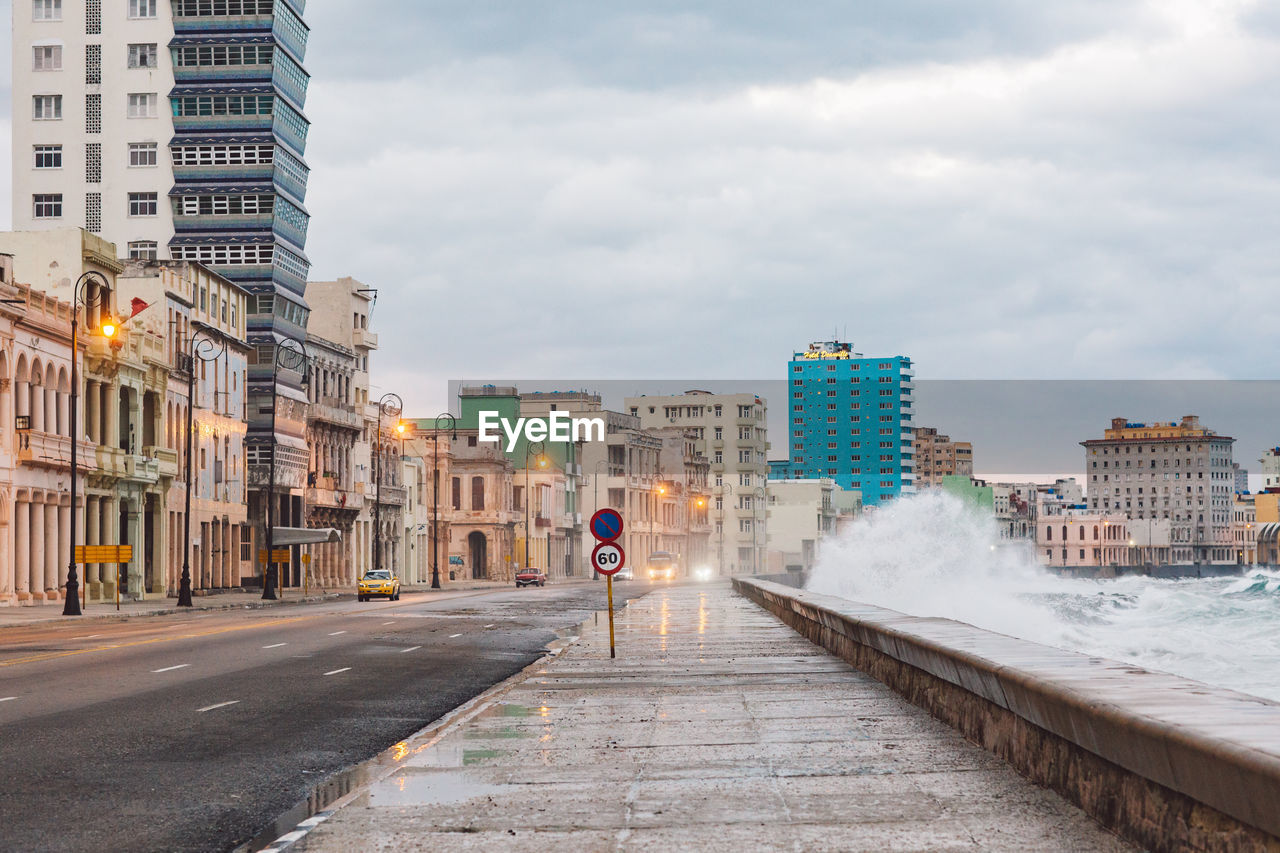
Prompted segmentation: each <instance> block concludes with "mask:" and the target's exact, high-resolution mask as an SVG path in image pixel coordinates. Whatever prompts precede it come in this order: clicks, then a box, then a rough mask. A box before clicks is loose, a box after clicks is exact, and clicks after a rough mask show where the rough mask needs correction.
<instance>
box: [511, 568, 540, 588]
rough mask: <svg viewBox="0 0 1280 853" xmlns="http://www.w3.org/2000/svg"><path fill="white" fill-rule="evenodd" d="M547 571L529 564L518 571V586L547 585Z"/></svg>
mask: <svg viewBox="0 0 1280 853" xmlns="http://www.w3.org/2000/svg"><path fill="white" fill-rule="evenodd" d="M546 585H547V573H546V572H544V571H543V570H542V569H539V568H536V567H534V566H527V567H525V568H523V569H521V570H520V571H518V572H516V586H517V587H522V586H546Z"/></svg>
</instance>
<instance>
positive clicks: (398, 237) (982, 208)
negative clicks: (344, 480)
mask: <svg viewBox="0 0 1280 853" xmlns="http://www.w3.org/2000/svg"><path fill="white" fill-rule="evenodd" d="M307 16H308V21H309V23H310V24H311V27H312V41H311V47H310V50H309V53H308V56H307V66H308V68H309V70H310V71H311V73H312V74H313V84H312V88H311V96H310V101H309V104H308V114H309V116H310V118H311V119H312V122H313V125H312V134H311V138H310V145H309V150H308V158H307V159H308V160H309V162H310V164H311V166H312V170H313V171H312V180H311V189H310V195H309V198H308V206H309V208H310V210H311V213H312V216H313V218H312V226H311V232H310V242H309V246H308V252H309V254H310V256H311V258H312V260H313V263H314V267H313V277H315V278H330V277H334V276H338V275H353V276H355V277H357V278H359V279H361V280H362V281H364V282H366V283H368V284H369V285H371V286H375V287H377V288H379V294H380V295H379V300H378V308H377V316H376V325H377V331H379V332H380V334H381V340H382V353H381V358H380V363H379V365H378V367H377V368H376V373H377V375H376V377H375V381H377V383H378V384H379V385H381V386H382V387H383V389H384V390H395V391H398V392H400V393H401V394H402V395H403V396H404V397H405V399H406V402H408V403H409V406H410V408H411V409H414V410H419V409H421V410H424V411H425V410H428V409H431V408H432V407H433V406H434V407H437V408H443V407H444V406H445V405H446V404H447V400H446V397H447V386H446V380H448V379H459V378H469V377H473V378H480V377H514V376H520V377H535V378H546V379H552V378H555V379H568V378H575V377H583V378H596V377H598V378H629V377H645V378H682V377H690V378H691V379H692V378H699V379H709V378H731V377H732V378H761V379H776V378H780V377H781V376H782V374H783V369H784V367H783V365H784V362H785V361H786V359H787V358H788V357H789V354H790V352H791V351H792V349H793V348H802V347H803V345H804V344H805V343H807V342H808V341H810V340H813V339H819V338H827V337H830V336H831V334H832V333H833V332H835V331H838V332H839V334H840V335H841V337H844V338H846V339H851V340H853V341H854V343H855V345H856V346H857V348H858V349H860V350H862V351H864V352H867V353H868V354H905V355H909V356H911V357H913V358H914V359H915V360H916V362H917V373H918V375H919V376H921V377H922V378H984V379H992V378H1045V377H1058V378H1121V377H1124V378H1132V377H1145V378H1261V377H1271V376H1274V375H1275V372H1276V371H1275V367H1274V364H1275V362H1274V351H1275V343H1276V337H1275V335H1276V330H1277V329H1278V328H1280V322H1278V321H1280V307H1278V306H1280V300H1277V299H1276V294H1277V292H1278V290H1280V288H1278V287H1277V271H1278V270H1277V267H1278V266H1280V264H1278V263H1277V258H1276V235H1277V234H1280V203H1278V202H1280V193H1278V192H1277V190H1278V189H1280V182H1278V179H1277V174H1276V168H1275V167H1276V152H1277V151H1280V139H1278V136H1280V118H1278V116H1280V4H1275V3H1271V4H1266V3H1261V2H1247V0H1155V2H1146V3H1144V2H1128V0H1072V2H1055V0H1042V1H1041V2H1036V3H1026V2H1021V1H1020V0H971V2H968V3H964V4H956V3H949V2H942V0H886V2H834V0H807V2H804V3H779V2H776V0H703V2H681V3H676V2H648V3H628V4H618V3H601V2H598V0H539V2H537V3H526V2H517V0H509V2H504V3H494V2H486V0H454V2H443V1H442V0H363V2H359V3H357V2H355V0H313V2H311V3H310V4H309V6H308V12H307ZM7 65H8V63H5V67H7ZM4 180H5V182H6V183H7V180H8V178H7V176H5V178H4ZM6 207H7V206H6ZM5 212H6V214H7V210H6V211H5ZM433 411H434V410H433ZM1141 414H1145V413H1134V416H1139V415H1141ZM1151 414H1153V415H1161V416H1164V415H1166V414H1168V415H1171V416H1173V415H1176V414H1178V413H1164V412H1160V413H1151Z"/></svg>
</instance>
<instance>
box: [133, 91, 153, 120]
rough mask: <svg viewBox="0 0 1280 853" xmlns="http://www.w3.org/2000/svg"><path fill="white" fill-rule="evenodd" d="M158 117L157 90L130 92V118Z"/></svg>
mask: <svg viewBox="0 0 1280 853" xmlns="http://www.w3.org/2000/svg"><path fill="white" fill-rule="evenodd" d="M155 117H156V93H155V92H130V93H129V118H155Z"/></svg>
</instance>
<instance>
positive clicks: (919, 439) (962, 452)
mask: <svg viewBox="0 0 1280 853" xmlns="http://www.w3.org/2000/svg"><path fill="white" fill-rule="evenodd" d="M913 432H914V433H915V475H916V488H917V489H927V488H930V487H931V486H941V485H942V478H943V477H952V476H956V477H972V476H973V445H972V444H970V443H969V442H967V441H952V440H951V436H949V435H939V434H938V431H937V430H936V429H934V428H933V427H916V428H915V429H914V430H913Z"/></svg>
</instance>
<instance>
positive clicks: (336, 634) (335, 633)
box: [329, 631, 347, 637]
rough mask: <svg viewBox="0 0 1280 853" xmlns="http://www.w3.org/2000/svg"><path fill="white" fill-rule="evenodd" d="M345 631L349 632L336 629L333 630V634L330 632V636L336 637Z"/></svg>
mask: <svg viewBox="0 0 1280 853" xmlns="http://www.w3.org/2000/svg"><path fill="white" fill-rule="evenodd" d="M345 633H347V632H346V631H334V632H333V633H332V634H330V635H329V636H330V637H336V636H338V635H339V634H345Z"/></svg>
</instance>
